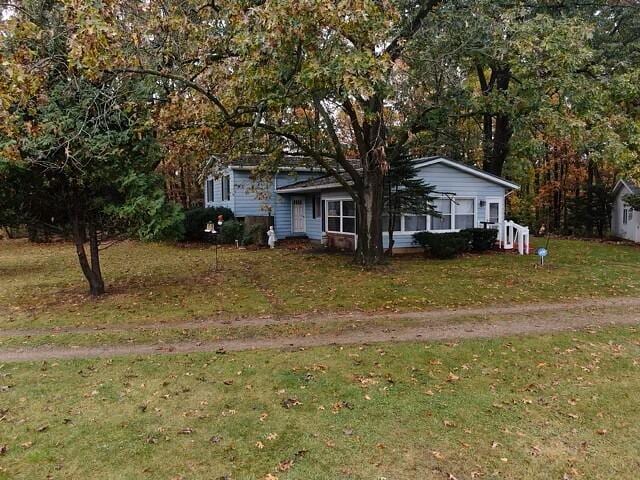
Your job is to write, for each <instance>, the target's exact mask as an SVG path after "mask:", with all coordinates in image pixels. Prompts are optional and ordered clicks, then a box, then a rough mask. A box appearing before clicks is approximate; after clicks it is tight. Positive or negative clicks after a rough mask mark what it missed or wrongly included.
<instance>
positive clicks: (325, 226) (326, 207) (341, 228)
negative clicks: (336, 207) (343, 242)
mask: <svg viewBox="0 0 640 480" xmlns="http://www.w3.org/2000/svg"><path fill="white" fill-rule="evenodd" d="M324 202H325V204H324V211H325V216H324V217H325V218H324V231H325V232H326V233H337V234H339V235H353V236H354V237H355V236H356V232H343V231H341V232H337V231H335V230H329V217H333V218H339V219H340V230H344V226H343V219H344V218H353V220H354V222H353V224H354V230H356V229H357V225H356V222H355V219H356V217H355V215H354V216H350V215H347V216H346V217H345V216H344V215H342V202H353V206H354V208H355V202H354V201H353V198H351V197H344V198H342V197H341V198H327V199H325V200H324ZM327 202H340V215H339V216H335V215H329V205H328V204H327Z"/></svg>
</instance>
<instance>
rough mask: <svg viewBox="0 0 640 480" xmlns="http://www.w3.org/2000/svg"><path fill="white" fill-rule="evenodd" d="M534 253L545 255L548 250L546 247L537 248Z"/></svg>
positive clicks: (547, 253)
mask: <svg viewBox="0 0 640 480" xmlns="http://www.w3.org/2000/svg"><path fill="white" fill-rule="evenodd" d="M536 253H537V254H538V256H539V257H546V256H547V255H549V251H548V250H547V249H546V248H539V249H538V250H537V251H536Z"/></svg>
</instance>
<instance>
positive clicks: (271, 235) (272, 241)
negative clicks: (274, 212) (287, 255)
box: [267, 227, 278, 248]
mask: <svg viewBox="0 0 640 480" xmlns="http://www.w3.org/2000/svg"><path fill="white" fill-rule="evenodd" d="M267 237H268V238H267V243H268V244H269V247H270V248H276V240H278V239H277V238H276V232H275V231H274V230H273V227H269V230H268V231H267Z"/></svg>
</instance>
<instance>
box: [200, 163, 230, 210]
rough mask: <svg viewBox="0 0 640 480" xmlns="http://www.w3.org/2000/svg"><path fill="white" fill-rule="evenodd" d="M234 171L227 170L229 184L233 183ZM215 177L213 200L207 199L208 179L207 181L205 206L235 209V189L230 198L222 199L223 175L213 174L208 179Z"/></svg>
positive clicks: (225, 173)
mask: <svg viewBox="0 0 640 480" xmlns="http://www.w3.org/2000/svg"><path fill="white" fill-rule="evenodd" d="M234 173H235V172H233V171H232V170H225V172H224V175H229V184H230V185H233V177H234ZM210 179H213V202H210V201H207V198H206V195H207V193H206V190H207V188H206V186H207V184H206V181H205V206H206V207H225V208H229V209H231V210H233V189H232V191H231V195H230V197H229V200H225V201H223V200H222V176H220V177H218V178H215V177H213V176H211V175H209V176H208V177H207V180H210Z"/></svg>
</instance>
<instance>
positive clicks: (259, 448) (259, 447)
mask: <svg viewBox="0 0 640 480" xmlns="http://www.w3.org/2000/svg"><path fill="white" fill-rule="evenodd" d="M256 448H257V449H258V450H262V449H263V448H264V443H262V442H261V441H260V440H258V441H257V442H256Z"/></svg>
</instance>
